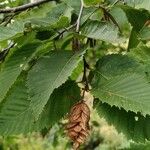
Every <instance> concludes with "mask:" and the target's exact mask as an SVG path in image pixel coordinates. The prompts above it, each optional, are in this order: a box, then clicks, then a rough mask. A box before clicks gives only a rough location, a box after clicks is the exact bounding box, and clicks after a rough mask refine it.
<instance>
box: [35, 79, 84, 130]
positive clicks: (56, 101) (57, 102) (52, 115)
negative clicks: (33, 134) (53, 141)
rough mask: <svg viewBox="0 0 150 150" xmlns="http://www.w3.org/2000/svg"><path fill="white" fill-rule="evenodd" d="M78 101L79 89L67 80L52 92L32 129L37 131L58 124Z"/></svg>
mask: <svg viewBox="0 0 150 150" xmlns="http://www.w3.org/2000/svg"><path fill="white" fill-rule="evenodd" d="M80 99H81V97H80V88H79V87H78V86H77V84H76V83H75V82H74V81H71V80H68V81H67V82H66V83H64V84H63V85H62V86H60V87H59V88H58V89H55V90H54V92H53V93H52V95H51V96H50V98H49V100H48V102H47V104H46V106H45V108H44V110H43V112H42V113H41V115H40V116H39V119H38V121H37V122H36V123H35V125H34V127H35V128H37V130H39V129H43V128H45V127H49V126H50V125H53V124H54V123H56V122H58V121H59V120H60V119H61V118H62V117H64V115H66V114H67V113H68V112H69V110H70V108H71V107H72V106H73V105H74V104H75V103H76V102H78V101H79V100H80Z"/></svg>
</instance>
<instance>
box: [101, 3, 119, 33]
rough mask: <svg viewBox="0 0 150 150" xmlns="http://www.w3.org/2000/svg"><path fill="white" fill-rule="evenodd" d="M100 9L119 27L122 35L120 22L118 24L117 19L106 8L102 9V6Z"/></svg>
mask: <svg viewBox="0 0 150 150" xmlns="http://www.w3.org/2000/svg"><path fill="white" fill-rule="evenodd" d="M99 8H101V9H102V10H103V12H104V14H105V15H106V16H107V17H108V18H110V20H111V21H112V22H113V23H114V24H115V25H116V26H117V27H118V29H119V31H120V33H122V31H121V29H120V26H119V24H118V22H117V21H116V20H115V18H114V17H113V16H112V15H111V14H110V13H109V12H108V10H107V9H106V8H104V7H102V6H99Z"/></svg>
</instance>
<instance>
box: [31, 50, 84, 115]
mask: <svg viewBox="0 0 150 150" xmlns="http://www.w3.org/2000/svg"><path fill="white" fill-rule="evenodd" d="M81 56H82V53H73V52H71V51H64V52H63V51H59V52H52V53H50V55H49V56H45V57H43V58H41V59H40V60H39V61H38V62H37V63H36V65H35V66H34V67H33V68H32V70H31V71H30V72H29V75H28V87H29V93H30V99H31V107H32V109H33V112H34V115H35V117H36V118H37V117H38V116H39V114H41V112H42V110H43V108H44V106H45V105H46V104H47V102H48V99H49V97H50V95H51V93H52V92H53V90H54V89H55V88H58V87H59V86H60V85H61V84H63V83H64V82H65V81H66V80H67V79H68V77H69V76H70V75H71V73H72V71H73V70H74V69H75V68H76V67H77V65H78V63H79V61H80V60H81V58H82V57H81ZM33 77H34V78H33Z"/></svg>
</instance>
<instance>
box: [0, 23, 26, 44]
mask: <svg viewBox="0 0 150 150" xmlns="http://www.w3.org/2000/svg"><path fill="white" fill-rule="evenodd" d="M23 31H24V24H23V22H19V21H16V22H15V23H13V24H12V25H11V26H8V27H3V26H0V41H3V40H7V39H9V38H12V37H14V36H17V35H19V34H21V33H23Z"/></svg>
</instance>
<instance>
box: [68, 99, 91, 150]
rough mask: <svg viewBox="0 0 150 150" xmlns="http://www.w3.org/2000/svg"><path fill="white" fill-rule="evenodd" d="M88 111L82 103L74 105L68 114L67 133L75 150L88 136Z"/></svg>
mask: <svg viewBox="0 0 150 150" xmlns="http://www.w3.org/2000/svg"><path fill="white" fill-rule="evenodd" d="M89 120H90V109H89V107H88V106H87V104H86V103H85V102H84V101H81V102H79V103H77V104H75V105H74V106H73V107H72V108H71V111H70V114H69V122H68V124H67V132H68V136H69V137H70V139H71V140H72V141H73V142H74V144H73V148H74V149H75V150H76V149H78V148H79V146H80V144H82V143H84V142H85V140H86V137H87V136H88V134H89Z"/></svg>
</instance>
